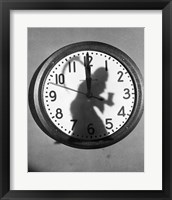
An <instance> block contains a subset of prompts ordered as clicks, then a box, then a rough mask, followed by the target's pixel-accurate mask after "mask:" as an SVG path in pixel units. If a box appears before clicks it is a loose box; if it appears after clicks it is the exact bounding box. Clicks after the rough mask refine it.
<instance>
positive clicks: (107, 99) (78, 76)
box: [42, 50, 136, 140]
mask: <svg viewBox="0 0 172 200" xmlns="http://www.w3.org/2000/svg"><path fill="white" fill-rule="evenodd" d="M86 55H87V57H88V61H89V66H90V77H91V89H90V90H91V96H88V95H87V91H88V88H87V81H86V78H87V77H86V73H87V70H86V66H85V59H86ZM135 95H136V91H135V87H134V83H133V80H132V77H131V76H130V73H129V72H128V71H127V69H126V68H125V66H124V65H123V64H122V63H120V62H119V61H118V60H116V59H115V58H114V57H112V56H110V55H108V54H106V53H102V52H99V51H89V50H88V51H77V52H75V53H72V54H70V55H67V56H65V57H64V58H63V59H61V60H60V61H59V62H57V63H56V64H55V65H54V66H53V67H52V68H51V70H50V71H49V73H48V74H47V77H46V79H45V82H44V86H43V94H42V97H43V102H44V107H45V110H46V113H47V115H48V117H49V118H50V120H51V121H52V122H53V124H54V125H55V126H56V127H57V128H58V129H60V130H61V131H62V132H63V133H64V134H67V135H69V136H71V137H74V138H78V139H84V140H98V139H102V138H105V137H107V136H110V135H112V134H115V133H116V132H117V131H118V130H119V129H120V128H121V127H123V126H124V125H125V123H126V122H127V120H128V119H129V118H130V115H131V113H132V110H133V107H134V103H135Z"/></svg>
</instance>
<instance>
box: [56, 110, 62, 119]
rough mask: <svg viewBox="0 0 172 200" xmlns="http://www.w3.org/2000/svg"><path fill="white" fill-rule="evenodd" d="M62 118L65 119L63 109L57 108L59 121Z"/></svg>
mask: <svg viewBox="0 0 172 200" xmlns="http://www.w3.org/2000/svg"><path fill="white" fill-rule="evenodd" d="M62 117H63V113H62V109H61V108H57V109H56V118H57V119H61V118H62Z"/></svg>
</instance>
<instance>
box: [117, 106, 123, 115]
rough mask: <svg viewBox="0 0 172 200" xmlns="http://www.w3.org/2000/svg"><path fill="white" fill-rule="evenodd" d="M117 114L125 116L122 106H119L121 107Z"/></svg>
mask: <svg viewBox="0 0 172 200" xmlns="http://www.w3.org/2000/svg"><path fill="white" fill-rule="evenodd" d="M118 116H123V117H124V116H125V110H124V106H122V107H121V109H120V110H119V112H118Z"/></svg>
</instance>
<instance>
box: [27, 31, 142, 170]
mask: <svg viewBox="0 0 172 200" xmlns="http://www.w3.org/2000/svg"><path fill="white" fill-rule="evenodd" d="M81 41H100V42H105V43H108V44H111V45H113V46H115V47H117V48H119V49H121V50H122V51H124V52H125V53H126V54H128V55H129V56H130V57H131V58H132V59H133V60H134V61H135V63H136V64H137V66H138V67H139V69H140V71H141V73H142V75H143V76H144V28H28V87H29V83H30V80H31V78H32V76H33V74H34V72H35V70H36V69H37V67H38V66H39V65H40V64H41V63H42V62H43V61H44V60H45V59H46V58H47V57H48V56H49V55H50V54H52V53H53V52H54V51H56V50H58V49H59V48H61V47H63V46H65V45H68V44H71V43H75V42H81ZM28 171H29V172H143V171H144V115H143V116H142V118H141V120H140V122H139V123H138V125H137V127H136V128H135V129H134V130H133V131H132V133H131V134H130V135H128V136H127V137H126V138H124V139H123V140H121V141H120V142H118V143H116V144H114V145H112V146H109V147H106V148H102V149H96V150H81V149H75V148H72V147H68V146H65V145H63V144H60V143H57V142H55V141H54V140H53V139H51V138H50V137H48V136H47V135H46V134H44V133H43V132H42V131H41V129H40V128H39V127H38V126H37V124H36V122H35V121H34V119H33V118H32V115H31V113H30V110H29V106H28Z"/></svg>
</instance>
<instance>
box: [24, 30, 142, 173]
mask: <svg viewBox="0 0 172 200" xmlns="http://www.w3.org/2000/svg"><path fill="white" fill-rule="evenodd" d="M27 37H28V38H27V43H28V68H27V71H28V80H27V82H28V127H27V129H28V172H144V108H143V105H144V28H142V27H141V28H138V27H136V28H135V27H132V28H131V27H130V28H127V27H124V28H97V27H96V28H93V27H90V28H89V27H86V28H77V27H73V28H37V27H32V28H28V30H27Z"/></svg>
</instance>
